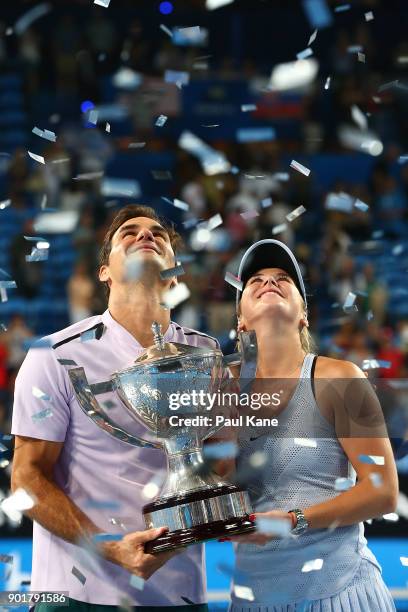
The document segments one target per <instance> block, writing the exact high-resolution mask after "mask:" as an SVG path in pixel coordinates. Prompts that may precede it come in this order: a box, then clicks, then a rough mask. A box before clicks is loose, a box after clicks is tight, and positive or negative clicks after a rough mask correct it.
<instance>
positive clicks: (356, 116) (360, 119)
mask: <svg viewBox="0 0 408 612" xmlns="http://www.w3.org/2000/svg"><path fill="white" fill-rule="evenodd" d="M351 117H352V119H353V121H354V122H355V123H356V124H357V125H358V127H359V128H360V129H361V130H366V129H367V126H368V123H367V117H366V116H365V115H364V113H363V112H362V111H361V110H360V109H359V108H358V106H357V105H356V104H353V106H352V107H351Z"/></svg>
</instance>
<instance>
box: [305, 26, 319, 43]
mask: <svg viewBox="0 0 408 612" xmlns="http://www.w3.org/2000/svg"><path fill="white" fill-rule="evenodd" d="M317 32H318V30H315V31H314V32H312V34H311V35H310V38H309V42H308V43H307V46H308V47H310V45H311V44H312V43H314V41H315V40H316V37H317Z"/></svg>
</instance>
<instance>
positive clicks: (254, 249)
mask: <svg viewBox="0 0 408 612" xmlns="http://www.w3.org/2000/svg"><path fill="white" fill-rule="evenodd" d="M263 268H281V269H282V270H285V272H287V273H288V274H289V276H290V277H291V278H292V280H293V281H294V283H295V285H296V287H297V288H298V290H299V293H300V295H301V296H302V298H303V300H304V302H305V305H306V307H307V300H306V291H305V286H304V283H303V278H302V273H301V270H300V267H299V264H298V262H297V261H296V258H295V256H294V255H293V253H292V251H291V250H290V249H289V247H287V246H286V244H284V243H283V242H280V241H279V240H273V239H272V238H270V239H265V240H260V241H259V242H256V243H255V244H253V245H252V246H251V247H249V249H248V250H247V251H246V252H245V253H244V255H243V257H242V259H241V263H240V266H239V271H238V277H239V278H240V280H241V281H242V289H244V287H245V285H246V283H247V281H248V279H249V278H250V277H251V276H252V275H253V274H255V273H256V272H258V271H259V270H262V269H263ZM240 296H241V292H240V291H237V305H238V302H239V300H240Z"/></svg>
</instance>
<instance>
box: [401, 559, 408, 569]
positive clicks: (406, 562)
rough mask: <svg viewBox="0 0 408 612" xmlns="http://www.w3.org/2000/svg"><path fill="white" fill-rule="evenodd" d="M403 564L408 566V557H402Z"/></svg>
mask: <svg viewBox="0 0 408 612" xmlns="http://www.w3.org/2000/svg"><path fill="white" fill-rule="evenodd" d="M400 561H401V565H403V566H404V567H408V557H400Z"/></svg>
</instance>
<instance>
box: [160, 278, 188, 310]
mask: <svg viewBox="0 0 408 612" xmlns="http://www.w3.org/2000/svg"><path fill="white" fill-rule="evenodd" d="M189 297H190V290H189V288H188V287H187V285H186V284H185V283H178V284H177V285H176V286H175V287H172V288H171V289H169V291H166V293H165V294H164V296H163V301H164V305H165V307H166V308H169V309H170V310H171V309H172V308H176V306H178V305H179V304H181V302H184V301H185V300H187V299H188V298H189Z"/></svg>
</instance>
